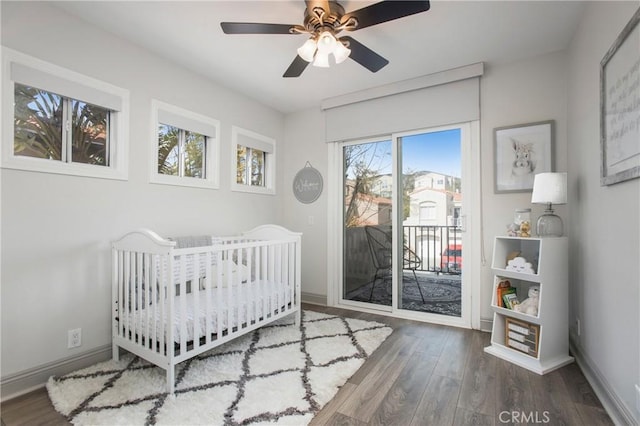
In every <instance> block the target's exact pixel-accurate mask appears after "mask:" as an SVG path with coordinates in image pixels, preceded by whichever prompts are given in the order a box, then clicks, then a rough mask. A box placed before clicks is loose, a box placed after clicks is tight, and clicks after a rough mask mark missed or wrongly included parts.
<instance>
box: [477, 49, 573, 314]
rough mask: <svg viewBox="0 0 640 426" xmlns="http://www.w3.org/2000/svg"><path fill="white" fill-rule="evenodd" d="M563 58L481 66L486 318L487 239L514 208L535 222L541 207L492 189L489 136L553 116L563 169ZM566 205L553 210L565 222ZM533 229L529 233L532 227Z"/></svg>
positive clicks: (524, 196)
mask: <svg viewBox="0 0 640 426" xmlns="http://www.w3.org/2000/svg"><path fill="white" fill-rule="evenodd" d="M566 70H567V60H566V53H565V52H556V53H551V54H548V55H543V56H538V57H535V58H530V59H526V60H523V61H518V62H514V63H510V64H496V65H492V64H487V67H486V69H485V75H484V76H483V77H482V86H481V91H482V93H481V97H480V98H481V108H480V111H481V118H480V126H481V139H482V142H481V143H482V147H481V149H482V159H481V161H482V209H483V210H482V215H483V225H484V241H483V248H484V252H485V259H486V261H485V263H484V265H483V268H482V280H481V282H482V289H481V308H480V309H481V310H480V316H481V318H482V319H484V320H490V319H491V318H492V311H491V292H492V285H493V275H492V273H491V258H492V254H493V238H494V237H495V236H497V235H506V231H507V225H508V224H509V223H511V222H513V218H514V212H515V210H516V209H517V208H531V219H532V222H535V221H536V220H537V218H538V216H539V215H540V214H542V212H543V210H544V206H541V205H537V204H531V192H523V193H508V194H495V193H494V189H493V188H494V158H495V153H494V136H493V129H495V128H496V127H503V126H511V125H515V124H524V123H533V122H536V121H544V120H555V171H566V170H567V126H566V120H567V101H566V96H567V89H566V87H567V71H566ZM566 207H567V206H557V208H556V209H555V210H556V213H557V214H558V215H560V216H561V217H562V219H563V220H565V221H566V220H567V217H566V211H567V209H566ZM534 232H535V231H534Z"/></svg>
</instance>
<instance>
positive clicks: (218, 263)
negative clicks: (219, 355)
mask: <svg viewBox="0 0 640 426" xmlns="http://www.w3.org/2000/svg"><path fill="white" fill-rule="evenodd" d="M216 275H217V276H216V281H215V282H216V326H217V331H216V334H217V336H218V339H221V338H222V330H223V328H222V321H223V319H224V316H223V311H222V250H218V251H216Z"/></svg>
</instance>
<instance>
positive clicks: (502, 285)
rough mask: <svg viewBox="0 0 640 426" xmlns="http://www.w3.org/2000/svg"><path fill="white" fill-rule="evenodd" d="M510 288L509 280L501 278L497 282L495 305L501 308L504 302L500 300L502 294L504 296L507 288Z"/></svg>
mask: <svg viewBox="0 0 640 426" xmlns="http://www.w3.org/2000/svg"><path fill="white" fill-rule="evenodd" d="M509 288H512V287H511V283H510V282H509V280H501V281H500V282H498V285H497V286H496V306H498V307H500V308H503V307H504V303H503V301H502V296H504V294H505V292H506V291H507V289H509Z"/></svg>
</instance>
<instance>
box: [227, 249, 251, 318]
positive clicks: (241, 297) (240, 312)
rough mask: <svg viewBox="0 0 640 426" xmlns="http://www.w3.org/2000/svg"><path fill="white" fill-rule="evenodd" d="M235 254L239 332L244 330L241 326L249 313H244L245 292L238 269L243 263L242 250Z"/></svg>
mask: <svg viewBox="0 0 640 426" xmlns="http://www.w3.org/2000/svg"><path fill="white" fill-rule="evenodd" d="M235 252H236V265H237V266H236V274H235V283H234V284H235V286H236V289H237V290H238V291H237V299H238V330H240V328H244V327H243V326H242V324H244V322H245V321H247V322H248V316H249V313H248V312H246V310H247V309H246V308H247V305H246V302H247V295H246V292H245V289H244V288H243V286H242V274H241V273H240V268H241V265H242V262H243V257H242V249H241V248H238V249H236V250H235ZM231 265H232V267H233V263H231Z"/></svg>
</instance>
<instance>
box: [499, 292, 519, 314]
mask: <svg viewBox="0 0 640 426" xmlns="http://www.w3.org/2000/svg"><path fill="white" fill-rule="evenodd" d="M510 290H511V291H508V292H506V293H505V294H504V295H503V296H502V302H503V303H504V307H505V308H507V309H513V307H514V306H516V305H517V304H518V303H520V302H519V301H518V296H517V294H516V289H515V288H514V287H510Z"/></svg>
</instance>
